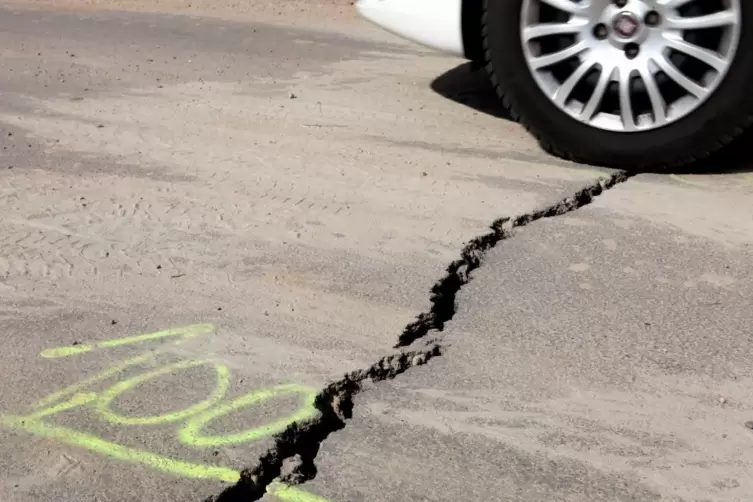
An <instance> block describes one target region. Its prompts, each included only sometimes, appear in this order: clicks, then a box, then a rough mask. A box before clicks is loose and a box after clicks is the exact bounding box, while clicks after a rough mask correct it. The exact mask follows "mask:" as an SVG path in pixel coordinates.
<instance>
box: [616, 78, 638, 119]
mask: <svg viewBox="0 0 753 502" xmlns="http://www.w3.org/2000/svg"><path fill="white" fill-rule="evenodd" d="M619 72H620V73H619V75H618V76H619V79H620V87H619V93H620V118H621V119H622V127H624V128H625V131H627V132H630V131H634V130H635V118H634V117H633V100H632V94H631V91H630V77H631V72H630V71H629V70H623V69H620V70H619Z"/></svg>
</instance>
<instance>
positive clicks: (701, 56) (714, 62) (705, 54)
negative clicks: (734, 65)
mask: <svg viewBox="0 0 753 502" xmlns="http://www.w3.org/2000/svg"><path fill="white" fill-rule="evenodd" d="M667 46H668V47H671V48H672V49H675V50H677V51H680V52H682V53H684V54H687V55H688V56H690V57H693V58H695V59H697V60H699V61H702V62H704V63H706V64H707V65H709V66H710V67H712V68H713V69H715V70H716V71H719V72H721V71H724V69H725V68H727V61H725V60H724V59H722V58H720V57H719V56H717V55H716V54H715V53H713V52H712V51H710V50H708V49H704V48H702V47H698V46H697V45H693V44H691V43H688V42H686V41H684V40H675V39H673V38H669V39H668V40H667Z"/></svg>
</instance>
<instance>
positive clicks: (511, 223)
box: [205, 172, 633, 502]
mask: <svg viewBox="0 0 753 502" xmlns="http://www.w3.org/2000/svg"><path fill="white" fill-rule="evenodd" d="M632 176H633V175H632V174H630V173H627V172H616V173H613V174H611V175H609V176H608V177H606V178H600V179H599V180H597V181H596V182H595V183H593V184H591V185H588V186H586V187H585V188H582V189H581V190H579V191H577V192H576V193H575V194H573V195H570V196H568V197H566V198H564V199H562V200H560V201H558V202H556V203H555V204H552V205H550V206H546V207H544V208H543V209H539V210H536V211H533V212H530V213H526V214H523V215H520V216H517V217H514V218H509V217H508V218H500V219H498V220H496V221H494V223H492V225H491V226H490V229H491V231H490V232H487V233H485V234H483V235H480V236H478V237H475V238H474V239H472V240H471V241H470V242H469V243H468V244H467V245H466V246H465V247H464V248H463V250H462V252H461V255H460V258H459V259H457V260H455V261H453V262H452V263H451V264H450V265H449V266H448V267H447V273H446V274H445V276H444V277H442V278H441V279H440V280H439V281H437V282H436V283H435V284H434V286H433V287H432V289H431V299H430V301H431V308H430V309H429V310H428V311H427V312H424V313H421V314H420V315H418V316H417V317H416V320H415V321H413V322H412V323H410V324H408V325H407V326H406V327H405V329H404V330H403V332H402V333H401V334H400V336H399V339H398V343H397V344H396V345H395V346H394V348H395V349H399V350H400V351H399V352H397V353H393V354H390V355H387V356H385V357H382V358H381V359H379V361H377V362H376V363H374V364H373V365H372V366H370V367H369V368H366V369H360V370H355V371H352V372H350V373H347V374H346V375H345V376H344V377H343V378H341V379H340V380H337V381H335V382H332V383H330V384H329V385H327V386H326V387H325V388H324V389H323V390H322V391H321V392H320V393H319V394H318V395H317V397H316V399H315V403H314V405H315V406H316V408H317V410H318V411H319V413H320V416H319V417H318V418H316V419H313V420H310V421H307V422H301V423H297V422H294V423H292V424H290V425H289V426H288V427H287V428H286V429H285V430H284V431H283V432H281V433H279V434H277V435H276V436H275V437H274V439H275V441H274V445H273V446H272V447H271V448H270V449H269V450H267V452H266V453H264V454H263V455H262V456H261V457H260V458H259V461H258V463H257V465H256V467H254V468H252V469H245V470H243V471H242V472H241V478H240V480H239V481H238V482H237V483H236V484H235V485H233V486H230V487H228V488H226V489H225V490H224V491H223V492H222V493H220V494H219V495H216V496H211V497H209V498H207V499H205V502H240V501H243V502H248V501H252V500H259V499H261V498H262V497H263V496H264V494H265V492H266V490H267V487H268V486H270V485H271V484H272V483H273V482H274V481H276V480H277V479H280V480H282V481H283V482H286V483H289V484H300V483H303V482H305V481H308V480H311V479H313V478H314V477H315V476H316V472H317V471H316V464H315V459H316V456H317V455H318V453H319V448H320V446H321V444H322V443H323V442H324V440H325V439H327V437H328V436H329V435H330V434H332V433H333V432H336V431H339V430H341V429H343V428H344V427H345V426H346V424H347V421H348V420H349V419H350V418H351V417H352V412H353V406H354V398H355V396H356V394H358V393H359V392H360V391H361V390H362V388H363V385H364V384H365V383H367V382H372V383H377V382H380V381H384V380H391V379H393V378H395V377H397V376H398V375H400V374H402V373H405V372H406V371H408V370H410V369H411V368H413V367H415V366H421V365H423V364H426V363H427V362H429V361H430V360H431V359H432V358H434V357H438V356H441V355H442V350H443V348H444V344H443V340H442V338H441V337H433V338H432V339H428V340H425V341H424V344H423V346H420V347H419V348H414V349H413V350H408V349H409V348H410V346H411V345H413V344H414V343H415V342H416V341H418V340H422V339H424V338H425V337H426V335H428V334H429V333H430V332H442V331H443V330H444V327H445V324H446V323H447V322H449V321H451V320H452V318H453V317H454V316H455V313H456V298H457V294H458V292H459V291H460V290H461V289H462V288H463V286H465V285H466V284H468V283H469V282H470V281H471V279H472V277H471V273H472V272H473V271H474V270H476V269H477V268H479V267H480V266H481V264H482V262H483V258H484V256H485V255H486V253H487V252H488V251H489V250H490V249H492V248H494V247H495V246H496V245H497V244H498V243H499V242H501V241H503V240H505V239H508V238H510V237H511V236H512V235H513V231H514V229H515V228H519V227H524V226H526V225H528V224H530V223H533V222H535V221H537V220H540V219H544V218H552V217H555V216H561V215H563V214H567V213H570V212H572V211H575V210H577V209H579V208H581V207H584V206H587V205H589V204H590V203H591V202H593V201H594V199H595V198H596V197H598V196H599V195H601V194H602V193H604V192H605V191H607V190H609V189H611V188H613V187H614V186H616V185H618V184H620V183H623V182H625V181H627V180H628V179H630V178H631V177H632ZM291 459H292V460H293V467H292V469H290V472H288V473H286V474H283V470H284V467H285V464H286V462H288V461H290V460H291Z"/></svg>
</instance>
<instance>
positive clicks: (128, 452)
mask: <svg viewBox="0 0 753 502" xmlns="http://www.w3.org/2000/svg"><path fill="white" fill-rule="evenodd" d="M212 332H214V326H212V325H211V324H194V325H191V326H185V327H181V328H173V329H167V330H163V331H157V332H154V333H147V334H142V335H136V336H130V337H125V338H118V339H115V340H106V341H103V342H98V343H94V344H89V345H73V346H67V347H57V348H53V349H48V350H45V351H43V352H42V353H41V356H42V357H43V358H46V359H56V358H62V357H71V356H76V355H79V354H83V353H88V352H92V351H97V350H102V349H108V348H114V347H118V346H122V345H131V344H136V343H142V342H148V341H153V340H165V339H170V338H172V337H175V338H177V340H176V341H175V342H174V344H181V343H183V342H184V341H186V340H188V339H191V338H195V337H198V336H201V335H205V334H208V333H212ZM157 352H159V349H157V350H156V351H149V352H146V353H143V354H141V355H138V356H135V357H132V358H130V359H127V360H125V361H122V362H120V363H118V364H116V365H115V366H112V367H110V368H108V369H106V370H104V371H102V372H100V373H98V374H96V375H94V376H92V377H89V378H86V379H84V380H82V381H80V382H77V383H74V384H73V385H70V386H68V387H66V388H64V389H61V390H59V391H56V392H54V393H52V394H50V395H49V396H47V397H45V398H43V399H41V400H40V401H39V402H38V403H37V404H36V406H35V407H34V410H33V411H32V412H31V413H30V414H28V415H24V416H14V415H0V425H3V426H6V427H10V428H14V429H21V430H24V431H26V432H28V433H31V434H34V435H37V436H43V437H46V438H51V439H56V440H58V441H61V442H65V443H68V444H71V445H75V446H78V447H81V448H86V449H88V450H90V451H93V452H97V453H100V454H103V455H107V456H108V457H111V458H115V459H119V460H122V461H126V462H133V463H139V464H142V465H146V466H149V467H151V468H154V469H157V470H160V471H163V472H168V473H172V474H176V475H179V476H184V477H188V478H197V479H216V480H221V481H225V482H230V483H234V482H236V481H238V480H239V479H240V472H239V471H237V470H235V469H232V468H229V467H221V466H213V465H206V464H201V463H195V462H188V461H184V460H179V459H175V458H171V457H166V456H163V455H159V454H156V453H152V452H149V451H146V450H139V449H136V448H133V447H129V446H124V445H121V444H118V443H115V442H112V441H108V440H105V439H102V438H100V437H98V436H95V435H92V434H89V433H87V432H83V431H80V430H76V429H71V428H68V427H63V426H59V425H55V424H53V423H51V422H50V420H49V419H50V417H52V416H54V415H56V414H58V413H61V412H63V411H67V410H71V409H74V408H79V407H88V408H89V409H93V410H94V411H95V412H96V413H97V415H98V416H99V418H101V419H102V420H105V421H107V422H109V423H110V424H113V425H141V426H147V425H157V424H168V423H176V424H179V427H178V429H177V437H178V441H180V442H181V443H182V444H184V445H186V446H189V447H194V448H212V447H219V446H227V445H235V444H241V443H247V442H250V441H254V440H257V439H260V438H263V437H267V436H270V435H272V434H275V433H277V432H280V431H282V430H283V429H285V428H286V427H287V426H288V425H289V424H290V423H292V422H295V421H301V420H306V419H309V418H312V417H314V416H315V415H316V413H317V412H316V408H315V407H314V398H315V396H316V391H315V389H313V388H310V387H304V386H301V385H297V384H283V385H278V386H275V387H271V388H266V389H257V390H255V391H252V392H249V393H248V394H245V395H243V396H240V397H238V398H235V399H232V400H226V394H227V392H228V390H229V387H230V381H231V379H230V369H229V368H228V367H227V366H226V365H224V364H222V363H218V362H215V361H211V360H208V359H202V360H183V361H179V362H177V363H172V364H168V365H165V366H162V367H158V368H157V369H152V370H150V371H147V372H145V373H142V374H139V375H136V376H133V377H130V378H127V379H125V380H121V381H119V382H117V383H115V384H114V385H112V386H111V387H109V388H107V389H105V390H103V391H99V392H94V391H92V390H91V388H92V387H93V386H94V385H96V384H98V383H100V382H103V381H105V380H107V379H110V378H112V377H115V376H116V375H119V374H120V373H122V372H123V371H124V370H126V369H127V368H131V367H133V366H136V365H139V364H144V363H147V362H153V361H154V356H155V354H156V353H157ZM202 366H208V367H211V368H213V369H214V371H215V374H216V379H217V382H216V385H215V388H214V390H213V391H212V392H211V393H210V395H209V396H208V397H207V398H206V399H204V400H203V401H201V402H198V403H195V404H193V405H191V406H189V407H188V408H185V409H183V410H180V411H173V412H169V413H164V414H161V415H154V416H149V417H130V416H125V415H121V414H119V413H117V412H115V411H114V410H113V409H112V407H111V403H112V401H113V400H114V399H115V398H117V397H118V396H119V395H121V394H122V393H124V392H126V391H129V390H132V389H134V388H136V387H138V386H139V385H141V384H143V383H145V382H147V381H149V380H152V379H155V378H159V377H161V376H165V375H169V374H172V373H175V372H176V371H180V370H184V369H189V368H196V367H202ZM284 395H298V396H299V403H300V404H299V407H298V409H297V410H296V411H295V412H293V413H292V414H291V415H289V416H286V417H284V418H282V419H280V420H277V421H275V422H273V423H270V424H266V425H262V426H259V427H254V428H252V429H248V430H245V431H239V432H235V433H232V434H222V435H209V434H206V433H205V432H204V430H205V428H206V427H207V425H208V424H209V423H210V422H212V421H214V420H216V419H218V418H220V417H222V416H224V415H226V414H228V413H231V412H233V411H237V410H241V409H244V408H247V407H250V406H253V405H256V404H259V403H261V402H262V401H265V400H267V399H270V398H274V397H280V396H284ZM267 490H268V492H269V493H271V494H272V495H275V496H276V497H278V498H280V499H282V500H285V501H287V502H328V501H326V500H325V499H323V498H321V497H317V496H315V495H312V494H310V493H308V492H305V491H303V490H300V489H298V488H295V487H292V486H287V485H284V484H282V483H273V484H272V485H270V487H269V488H268V489H267Z"/></svg>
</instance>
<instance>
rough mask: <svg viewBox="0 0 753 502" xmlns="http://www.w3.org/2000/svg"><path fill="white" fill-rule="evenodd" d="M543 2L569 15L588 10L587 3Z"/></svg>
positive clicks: (551, 0)
mask: <svg viewBox="0 0 753 502" xmlns="http://www.w3.org/2000/svg"><path fill="white" fill-rule="evenodd" d="M542 2H544V3H545V4H547V5H549V6H550V7H554V8H555V9H557V10H561V11H562V12H567V13H568V14H578V13H580V12H584V11H585V10H586V9H587V6H586V5H585V4H586V2H583V3H575V2H573V1H572V0H542Z"/></svg>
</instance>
